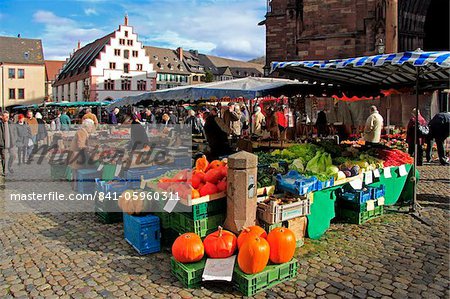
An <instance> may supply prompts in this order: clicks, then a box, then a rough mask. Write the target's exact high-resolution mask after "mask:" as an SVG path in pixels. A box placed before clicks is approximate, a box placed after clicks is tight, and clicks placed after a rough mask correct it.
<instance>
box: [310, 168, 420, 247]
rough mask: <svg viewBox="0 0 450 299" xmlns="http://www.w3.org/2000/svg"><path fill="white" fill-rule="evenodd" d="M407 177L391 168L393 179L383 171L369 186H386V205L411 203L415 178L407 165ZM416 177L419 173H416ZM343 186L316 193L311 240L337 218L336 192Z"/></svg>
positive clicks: (311, 218) (317, 237)
mask: <svg viewBox="0 0 450 299" xmlns="http://www.w3.org/2000/svg"><path fill="white" fill-rule="evenodd" d="M405 168H406V171H407V175H405V176H400V175H399V168H398V167H392V168H391V174H392V177H391V178H385V177H384V174H383V171H380V173H381V175H380V178H378V179H375V181H374V183H372V184H370V185H369V186H374V187H375V186H379V185H384V186H385V187H386V194H385V196H384V198H385V202H384V203H385V205H386V206H391V205H395V204H396V203H397V202H398V201H399V199H400V200H401V201H403V202H410V201H411V200H412V196H413V186H414V184H413V183H412V181H411V178H412V176H413V173H412V165H406V167H405ZM416 177H417V178H418V177H419V173H418V172H416ZM341 187H342V186H336V187H331V188H327V189H323V190H321V191H316V192H314V201H313V203H312V205H311V212H310V215H308V228H307V230H308V236H309V238H311V239H319V238H320V237H321V236H322V235H323V234H324V233H325V232H326V231H327V229H328V228H329V227H330V222H331V220H333V218H334V217H335V216H336V214H335V203H336V190H337V189H338V188H341Z"/></svg>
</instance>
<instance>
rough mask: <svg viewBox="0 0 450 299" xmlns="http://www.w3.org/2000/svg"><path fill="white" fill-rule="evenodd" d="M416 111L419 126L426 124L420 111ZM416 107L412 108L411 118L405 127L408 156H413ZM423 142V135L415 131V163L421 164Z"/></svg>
mask: <svg viewBox="0 0 450 299" xmlns="http://www.w3.org/2000/svg"><path fill="white" fill-rule="evenodd" d="M417 113H418V118H417V119H418V120H419V121H418V123H419V125H421V126H426V125H427V121H426V120H425V118H423V116H422V114H420V111H418V112H417ZM416 129H417V128H416V109H413V111H412V113H411V118H410V119H409V122H408V126H407V127H406V143H408V154H409V155H410V156H414V152H415V146H414V131H415V130H416ZM424 143H425V137H423V136H420V133H419V132H417V142H416V144H417V165H419V166H420V165H422V158H423V144H424Z"/></svg>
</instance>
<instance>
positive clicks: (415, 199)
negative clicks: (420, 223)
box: [411, 67, 420, 213]
mask: <svg viewBox="0 0 450 299" xmlns="http://www.w3.org/2000/svg"><path fill="white" fill-rule="evenodd" d="M419 78H420V68H419V67H416V115H415V118H416V119H415V124H414V165H413V176H412V180H413V184H414V188H413V202H412V206H411V212H413V213H415V212H416V210H417V180H416V169H417V162H418V155H417V150H418V148H419V146H418V144H417V143H418V136H417V135H418V134H417V131H418V128H419Z"/></svg>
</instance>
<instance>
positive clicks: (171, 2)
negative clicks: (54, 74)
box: [0, 0, 266, 60]
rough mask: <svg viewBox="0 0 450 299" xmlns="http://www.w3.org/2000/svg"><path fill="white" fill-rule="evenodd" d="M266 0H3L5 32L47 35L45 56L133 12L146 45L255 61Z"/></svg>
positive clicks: (63, 53)
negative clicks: (192, 50) (191, 50)
mask: <svg viewBox="0 0 450 299" xmlns="http://www.w3.org/2000/svg"><path fill="white" fill-rule="evenodd" d="M265 12H266V0H160V1H156V0H146V1H144V0H137V1H130V0H112V1H111V0H109V1H108V0H71V1H69V0H53V1H50V0H0V35H1V36H17V35H18V34H20V35H21V37H22V38H37V39H41V40H42V42H43V46H44V56H45V59H47V60H51V59H56V60H65V59H66V58H67V57H68V55H69V54H70V53H71V52H72V51H73V49H74V48H76V46H77V42H78V40H80V41H81V44H82V45H85V44H87V43H89V42H91V41H93V40H95V39H97V38H100V37H102V36H104V35H106V34H108V33H111V32H113V31H114V30H116V29H117V28H118V27H119V25H120V24H123V20H124V15H125V14H128V18H129V25H131V26H133V27H134V30H135V32H137V34H138V36H139V40H140V41H141V42H143V44H144V45H149V46H157V47H166V48H171V49H176V48H178V47H183V48H184V49H186V50H189V49H194V50H198V51H199V52H201V53H205V54H212V55H217V56H222V57H227V58H233V59H239V60H250V59H253V58H257V57H260V56H263V55H264V52H265V28H264V26H258V25H257V24H258V23H259V22H260V21H262V20H263V19H264V15H265Z"/></svg>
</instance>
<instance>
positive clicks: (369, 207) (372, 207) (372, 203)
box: [366, 199, 375, 211]
mask: <svg viewBox="0 0 450 299" xmlns="http://www.w3.org/2000/svg"><path fill="white" fill-rule="evenodd" d="M366 203H367V211H373V210H375V200H373V199H371V200H368V201H367V202H366Z"/></svg>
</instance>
